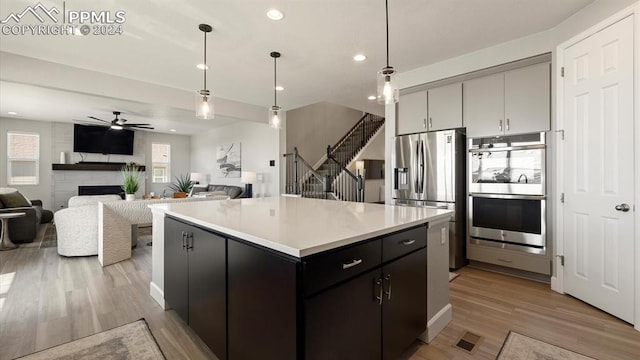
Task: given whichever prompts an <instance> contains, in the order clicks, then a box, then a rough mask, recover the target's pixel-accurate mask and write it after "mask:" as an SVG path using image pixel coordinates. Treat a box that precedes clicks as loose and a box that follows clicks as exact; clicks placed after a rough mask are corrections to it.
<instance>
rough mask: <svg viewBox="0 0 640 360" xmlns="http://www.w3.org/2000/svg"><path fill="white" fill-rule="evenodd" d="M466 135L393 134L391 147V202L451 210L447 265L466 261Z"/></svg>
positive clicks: (449, 132)
mask: <svg viewBox="0 0 640 360" xmlns="http://www.w3.org/2000/svg"><path fill="white" fill-rule="evenodd" d="M465 146H466V136H465V133H464V129H453V130H443V131H434V132H428V133H420V134H411V135H403V136H397V137H396V138H395V143H394V147H393V154H392V158H391V160H392V167H393V189H392V197H393V199H394V204H396V205H407V206H433V207H438V208H443V209H450V210H454V215H453V217H452V218H451V222H450V224H449V267H450V268H452V269H457V268H460V267H462V266H464V265H466V261H467V260H466V230H467V226H466V221H467V216H466V213H467V209H466V206H467V205H466V204H467V201H466V192H467V191H466V184H467V183H466V158H467V156H466V155H467V153H466V148H465Z"/></svg>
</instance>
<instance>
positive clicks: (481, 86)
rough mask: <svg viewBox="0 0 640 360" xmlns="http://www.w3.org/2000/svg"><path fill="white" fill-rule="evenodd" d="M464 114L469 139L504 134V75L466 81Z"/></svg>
mask: <svg viewBox="0 0 640 360" xmlns="http://www.w3.org/2000/svg"><path fill="white" fill-rule="evenodd" d="M463 114H464V115H463V116H464V126H466V127H467V136H468V137H484V136H491V135H499V134H502V133H503V131H504V126H503V122H504V74H502V73H501V74H494V75H489V76H484V77H481V78H477V79H473V80H469V81H465V82H464V97H463Z"/></svg>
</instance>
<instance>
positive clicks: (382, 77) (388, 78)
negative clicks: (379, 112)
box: [377, 0, 398, 104]
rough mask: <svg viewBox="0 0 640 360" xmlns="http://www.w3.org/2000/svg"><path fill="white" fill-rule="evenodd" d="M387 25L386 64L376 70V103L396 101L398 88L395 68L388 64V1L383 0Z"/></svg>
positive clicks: (392, 102)
mask: <svg viewBox="0 0 640 360" xmlns="http://www.w3.org/2000/svg"><path fill="white" fill-rule="evenodd" d="M384 7H385V14H386V25H387V66H385V67H383V68H382V69H381V70H380V71H378V96H377V99H378V103H380V104H394V103H397V102H398V88H397V87H396V84H395V75H396V69H394V68H393V66H389V2H388V0H385V1H384Z"/></svg>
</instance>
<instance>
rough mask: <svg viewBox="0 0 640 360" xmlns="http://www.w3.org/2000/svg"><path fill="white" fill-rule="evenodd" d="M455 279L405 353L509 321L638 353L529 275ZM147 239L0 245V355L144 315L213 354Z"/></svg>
mask: <svg viewBox="0 0 640 360" xmlns="http://www.w3.org/2000/svg"><path fill="white" fill-rule="evenodd" d="M459 273H460V274H461V275H460V276H459V277H458V278H457V279H456V280H454V281H453V282H452V283H451V303H452V304H453V314H454V317H453V321H452V322H451V323H450V324H449V326H447V328H446V329H445V330H444V331H443V332H442V333H441V334H440V335H439V336H438V337H437V338H436V339H435V340H434V342H433V343H432V344H430V345H425V344H420V343H418V342H416V344H415V346H414V347H413V348H412V349H411V350H410V351H409V353H408V356H407V358H410V359H414V360H425V359H495V356H496V354H497V353H498V351H499V349H500V346H501V345H502V343H503V341H504V339H505V337H506V335H507V333H508V332H509V330H513V331H517V332H519V333H522V334H525V335H529V336H531V337H534V338H537V339H540V340H543V341H546V342H549V343H552V344H556V345H559V346H562V347H565V348H567V349H571V350H574V351H578V352H580V353H583V354H585V355H589V356H592V357H595V358H599V359H603V360H604V359H607V360H608V359H639V358H640V332H637V331H635V330H634V329H633V327H632V326H631V325H629V324H627V323H624V322H622V321H620V320H617V319H616V318H614V317H612V316H609V315H607V314H605V313H603V312H601V311H599V310H596V309H594V308H592V307H590V306H589V305H586V304H584V303H582V302H580V301H578V300H576V299H573V298H571V297H569V296H564V295H560V294H557V293H555V292H552V291H551V290H550V289H549V286H548V285H546V284H541V283H537V282H533V281H528V280H523V279H518V278H513V277H509V276H505V275H499V274H494V273H490V272H486V271H483V270H477V269H471V268H464V269H462V270H461V271H459ZM150 274H151V248H150V247H147V246H145V245H144V240H141V241H140V243H139V245H138V247H137V248H136V249H134V251H133V258H132V259H131V260H127V261H123V262H120V263H118V264H115V265H111V266H107V267H105V268H102V267H100V265H99V263H98V260H97V258H96V257H83V258H64V257H60V256H58V255H57V253H56V249H55V248H46V249H37V248H33V247H31V248H24V247H23V248H20V249H17V250H11V251H4V252H0V359H2V360H4V359H7V360H8V359H12V358H14V357H17V356H22V355H26V354H30V353H32V352H35V351H38V350H41V349H45V348H48V347H51V346H54V345H58V344H61V343H65V342H68V341H71V340H74V339H77V338H81V337H84V336H87V335H91V334H94V333H97V332H100V331H103V330H106V329H110V328H113V327H116V326H120V325H124V324H126V323H129V322H132V321H134V320H137V319H139V318H141V317H144V318H146V319H147V322H148V323H149V327H150V328H151V331H152V333H153V335H154V336H155V338H156V339H157V341H158V343H159V344H160V347H161V349H162V350H163V352H164V353H165V355H166V356H167V358H168V359H212V358H214V356H213V354H212V353H211V352H210V351H208V349H207V348H206V347H205V346H203V344H202V343H201V342H200V340H199V339H197V337H196V336H194V334H193V332H191V331H190V329H188V328H187V327H186V326H185V325H184V323H183V322H182V321H181V320H180V319H179V318H178V317H177V316H176V315H175V313H174V312H173V311H167V312H165V311H163V310H162V309H160V307H159V306H158V305H157V304H156V303H155V301H154V300H153V299H151V297H150V296H149V281H150V276H151V275H150ZM465 331H471V332H473V333H476V334H478V335H481V336H483V338H484V339H483V341H482V342H481V344H480V345H479V348H478V350H477V351H476V352H475V354H474V355H468V354H467V353H465V352H463V351H461V350H458V349H456V348H454V347H453V344H454V342H455V341H456V340H457V339H458V337H460V336H461V335H462V334H463V333H464V332H465Z"/></svg>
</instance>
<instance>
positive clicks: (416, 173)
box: [413, 140, 420, 193]
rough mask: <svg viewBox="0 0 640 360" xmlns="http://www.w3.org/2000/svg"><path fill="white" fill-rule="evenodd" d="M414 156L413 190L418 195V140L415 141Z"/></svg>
mask: <svg viewBox="0 0 640 360" xmlns="http://www.w3.org/2000/svg"><path fill="white" fill-rule="evenodd" d="M415 155H416V156H415V158H414V161H413V165H414V166H413V171H414V174H415V181H414V185H415V186H414V189H415V192H416V193H419V192H420V191H419V190H418V189H419V184H420V173H419V172H418V167H419V165H418V162H419V161H420V160H419V158H418V157H419V156H420V140H417V141H416V152H415Z"/></svg>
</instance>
